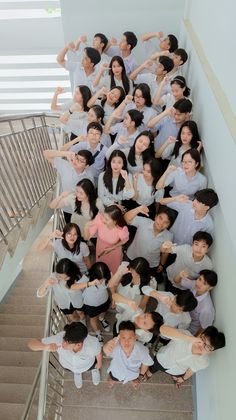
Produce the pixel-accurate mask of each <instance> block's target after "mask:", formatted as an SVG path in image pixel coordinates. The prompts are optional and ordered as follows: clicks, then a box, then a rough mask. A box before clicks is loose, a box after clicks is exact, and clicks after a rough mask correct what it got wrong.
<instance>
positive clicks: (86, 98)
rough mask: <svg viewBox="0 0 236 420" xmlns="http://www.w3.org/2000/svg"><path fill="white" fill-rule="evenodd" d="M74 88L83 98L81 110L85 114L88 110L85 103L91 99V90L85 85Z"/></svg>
mask: <svg viewBox="0 0 236 420" xmlns="http://www.w3.org/2000/svg"><path fill="white" fill-rule="evenodd" d="M76 88H79V91H80V93H81V96H82V98H83V109H84V111H85V112H87V111H88V110H89V107H88V105H87V103H88V101H89V99H90V98H91V97H92V94H91V90H90V89H89V87H88V86H86V85H79V86H76Z"/></svg>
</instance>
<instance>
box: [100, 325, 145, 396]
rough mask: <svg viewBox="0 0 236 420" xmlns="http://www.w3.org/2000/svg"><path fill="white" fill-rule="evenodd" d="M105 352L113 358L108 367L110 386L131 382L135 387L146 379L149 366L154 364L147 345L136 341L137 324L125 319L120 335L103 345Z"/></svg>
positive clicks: (120, 327)
mask: <svg viewBox="0 0 236 420" xmlns="http://www.w3.org/2000/svg"><path fill="white" fill-rule="evenodd" d="M103 351H104V353H105V354H106V355H107V356H109V357H111V358H112V361H111V364H110V366H109V368H108V373H109V378H108V383H109V387H110V388H111V387H113V386H114V384H115V382H123V384H125V383H127V382H131V384H132V386H133V388H134V389H137V388H138V387H139V384H140V382H141V381H142V380H143V379H144V377H145V373H146V371H147V369H148V366H151V365H152V364H153V360H152V358H151V357H150V356H149V352H148V349H147V347H145V346H144V345H143V344H141V343H139V342H137V341H136V335H135V325H134V324H133V323H132V322H131V321H123V322H121V323H120V325H119V335H118V337H116V338H113V340H110V341H108V342H107V343H106V344H105V345H104V347H103Z"/></svg>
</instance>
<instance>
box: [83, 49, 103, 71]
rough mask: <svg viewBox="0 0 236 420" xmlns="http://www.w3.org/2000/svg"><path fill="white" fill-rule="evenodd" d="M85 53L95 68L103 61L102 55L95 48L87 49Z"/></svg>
mask: <svg viewBox="0 0 236 420" xmlns="http://www.w3.org/2000/svg"><path fill="white" fill-rule="evenodd" d="M84 51H85V52H86V54H87V56H88V58H90V60H91V62H92V63H93V65H94V66H96V64H98V63H99V62H100V61H101V55H100V54H99V52H98V50H96V49H95V48H93V47H85V49H84Z"/></svg>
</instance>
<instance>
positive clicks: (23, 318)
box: [0, 289, 45, 339]
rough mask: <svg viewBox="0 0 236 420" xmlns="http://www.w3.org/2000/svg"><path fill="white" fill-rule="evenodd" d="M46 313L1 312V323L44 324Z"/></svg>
mask: <svg viewBox="0 0 236 420" xmlns="http://www.w3.org/2000/svg"><path fill="white" fill-rule="evenodd" d="M26 290H27V289H26ZM33 290H34V293H35V289H33ZM44 320H45V315H30V316H29V315H19V314H17V315H16V314H3V313H0V325H3V324H7V325H34V326H39V325H44ZM0 339H1V338H0Z"/></svg>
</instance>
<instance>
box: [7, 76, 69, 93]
mask: <svg viewBox="0 0 236 420" xmlns="http://www.w3.org/2000/svg"><path fill="white" fill-rule="evenodd" d="M57 86H61V87H64V88H67V89H68V88H70V81H69V79H68V80H58V79H57V78H54V79H53V80H34V81H32V80H22V81H19V82H18V81H11V82H8V81H5V82H1V81H0V89H2V90H7V91H9V92H10V90H9V89H12V91H15V90H16V89H19V90H24V89H35V88H38V89H40V92H41V91H42V89H44V88H48V89H50V90H54V89H55V88H56V87H57Z"/></svg>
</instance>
